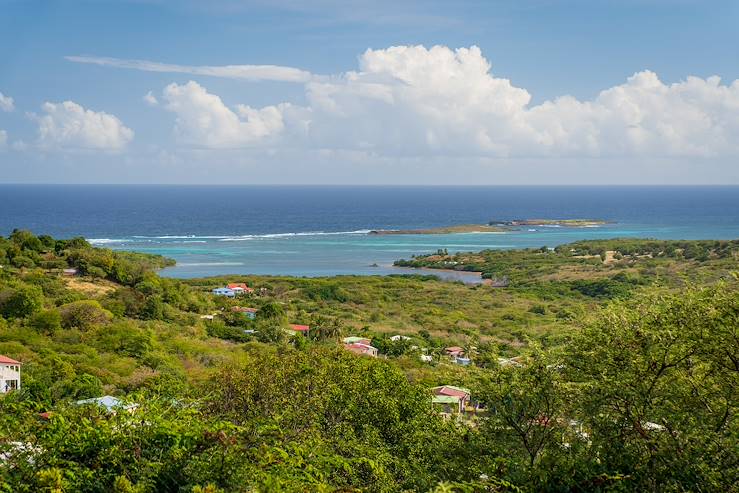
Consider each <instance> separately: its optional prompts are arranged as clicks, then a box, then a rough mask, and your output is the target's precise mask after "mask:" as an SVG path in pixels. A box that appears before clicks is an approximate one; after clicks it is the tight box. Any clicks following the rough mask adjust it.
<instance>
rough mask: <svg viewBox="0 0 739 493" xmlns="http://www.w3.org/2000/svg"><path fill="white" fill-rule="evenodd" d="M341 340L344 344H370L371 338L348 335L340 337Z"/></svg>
mask: <svg viewBox="0 0 739 493" xmlns="http://www.w3.org/2000/svg"><path fill="white" fill-rule="evenodd" d="M342 342H343V343H344V344H357V343H358V344H367V345H368V346H369V345H371V344H372V340H371V339H367V338H366V337H358V336H349V337H345V338H344V339H342Z"/></svg>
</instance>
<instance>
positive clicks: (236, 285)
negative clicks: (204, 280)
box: [226, 282, 254, 294]
mask: <svg viewBox="0 0 739 493" xmlns="http://www.w3.org/2000/svg"><path fill="white" fill-rule="evenodd" d="M226 287H227V288H228V289H230V290H232V291H233V292H234V293H236V294H244V293H249V294H251V293H253V292H254V289H252V288H250V287H249V286H247V285H246V283H244V282H232V283H229V284H228V285H227V286H226Z"/></svg>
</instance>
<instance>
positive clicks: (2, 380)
mask: <svg viewBox="0 0 739 493" xmlns="http://www.w3.org/2000/svg"><path fill="white" fill-rule="evenodd" d="M20 388H21V362H20V361H16V360H14V359H12V358H8V357H7V356H2V355H0V394H5V393H6V392H10V391H11V390H18V389H20Z"/></svg>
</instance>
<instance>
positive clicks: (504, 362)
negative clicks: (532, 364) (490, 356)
mask: <svg viewBox="0 0 739 493" xmlns="http://www.w3.org/2000/svg"><path fill="white" fill-rule="evenodd" d="M498 364H499V365H500V366H502V367H503V368H505V367H508V366H516V367H520V366H523V365H522V364H521V357H520V356H516V357H514V358H498Z"/></svg>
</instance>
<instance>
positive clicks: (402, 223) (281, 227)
mask: <svg viewBox="0 0 739 493" xmlns="http://www.w3.org/2000/svg"><path fill="white" fill-rule="evenodd" d="M527 218H544V219H566V218H592V219H603V220H609V221H614V223H613V224H607V225H603V226H600V227H594V228H564V227H562V228H556V227H532V228H521V229H520V230H516V231H511V232H506V233H465V234H452V235H385V236H383V235H379V236H377V235H368V234H367V233H368V231H369V230H373V229H417V228H433V227H440V226H449V225H454V224H471V223H474V224H482V223H486V222H488V221H490V220H507V219H527ZM13 228H23V229H30V230H32V231H34V232H36V233H37V234H51V235H54V236H58V237H71V236H84V237H86V238H88V239H89V240H90V241H91V242H92V243H93V244H96V245H100V246H106V247H109V248H113V249H124V250H135V251H141V252H148V253H157V254H161V255H165V256H167V257H171V258H174V259H175V260H176V261H177V266H175V267H173V268H168V269H166V270H164V271H163V272H162V275H165V276H172V277H200V276H210V275H223V274H270V275H297V276H330V275H351V274H360V275H372V274H391V273H402V272H403V271H402V270H398V269H396V268H393V267H392V262H393V261H394V260H397V259H400V258H409V257H410V256H411V255H413V254H421V253H429V252H433V251H436V250H437V249H439V248H446V249H448V250H449V251H450V252H454V251H470V250H481V249H485V248H523V247H535V248H538V247H541V246H549V247H553V246H556V245H559V244H562V243H567V242H571V241H576V240H581V239H595V238H614V237H649V238H663V239H730V238H739V187H735V186H725V187H284V186H280V187H278V186H275V187H249V186H234V187H214V186H207V187H186V186H28V185H0V234H8V233H10V231H12V229H13ZM530 230H531V231H530ZM373 264H377V267H373V266H372V265H373ZM465 280H468V279H467V278H465Z"/></svg>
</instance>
